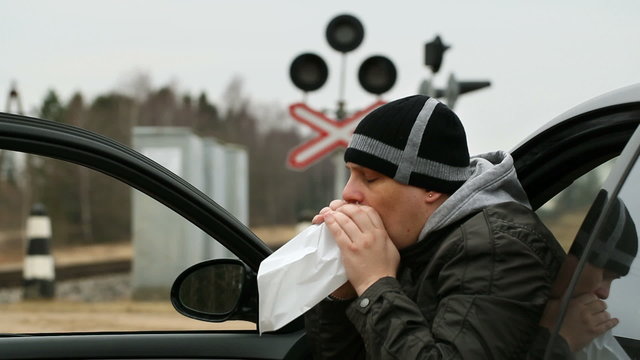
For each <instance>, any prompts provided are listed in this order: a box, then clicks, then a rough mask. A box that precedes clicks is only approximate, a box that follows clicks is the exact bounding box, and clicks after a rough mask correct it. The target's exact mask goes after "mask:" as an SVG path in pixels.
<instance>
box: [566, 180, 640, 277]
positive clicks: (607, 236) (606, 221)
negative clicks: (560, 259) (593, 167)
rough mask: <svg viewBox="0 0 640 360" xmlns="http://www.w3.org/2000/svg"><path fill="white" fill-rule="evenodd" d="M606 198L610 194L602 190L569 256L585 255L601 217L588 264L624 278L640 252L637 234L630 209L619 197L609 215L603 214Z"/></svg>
mask: <svg viewBox="0 0 640 360" xmlns="http://www.w3.org/2000/svg"><path fill="white" fill-rule="evenodd" d="M607 197H608V196H607V191H606V190H604V189H603V190H600V192H599V193H598V196H596V199H595V200H594V202H593V205H591V208H590V209H589V212H588V213H587V216H586V217H585V219H584V222H583V223H582V225H581V226H580V230H578V234H577V235H576V239H575V241H574V242H573V244H571V249H569V253H570V254H573V255H575V256H577V257H580V255H582V253H583V252H584V249H585V247H586V246H587V242H588V241H589V238H590V237H591V234H592V233H593V230H594V227H595V224H596V222H597V221H598V218H599V217H601V216H602V217H603V223H602V225H601V228H600V231H599V232H598V234H596V238H595V239H594V242H593V243H592V244H591V249H590V251H589V257H588V258H587V261H588V262H589V263H591V264H592V265H594V266H597V267H600V268H604V269H607V270H609V271H613V272H614V273H616V274H618V275H620V276H624V275H627V274H628V273H629V269H630V268H631V263H632V262H633V259H635V257H636V254H637V252H638V234H637V231H636V225H635V223H634V222H633V219H632V218H631V215H630V214H629V211H628V210H627V207H626V206H625V205H624V203H623V202H622V200H620V199H619V198H614V199H612V203H611V206H610V208H609V212H608V213H607V214H603V211H604V206H605V204H606V200H607Z"/></svg>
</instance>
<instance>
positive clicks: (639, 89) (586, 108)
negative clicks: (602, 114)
mask: <svg viewBox="0 0 640 360" xmlns="http://www.w3.org/2000/svg"><path fill="white" fill-rule="evenodd" d="M634 102H640V83H637V84H633V85H629V86H625V87H623V88H620V89H616V90H613V91H610V92H607V93H604V94H602V95H600V96H597V97H594V98H593V99H590V100H587V101H585V102H583V103H581V104H579V105H576V106H574V107H572V108H571V109H569V110H567V111H565V112H563V113H562V114H560V115H558V116H556V117H555V118H553V120H551V121H549V122H548V123H546V124H545V125H544V126H542V127H541V128H539V129H538V130H536V131H535V132H534V133H532V134H531V135H529V136H527V137H526V138H525V139H524V140H522V141H521V142H520V143H519V144H518V145H516V146H515V147H514V148H513V149H517V148H519V147H520V146H521V145H522V144H524V143H526V142H527V141H529V140H530V139H532V138H534V137H536V136H538V135H539V134H540V133H542V132H544V131H546V130H548V129H550V128H552V127H554V126H556V125H558V124H559V123H561V122H563V121H566V120H568V119H571V118H573V117H575V116H578V115H580V114H584V113H587V112H590V111H593V110H597V109H601V108H605V107H609V106H615V105H621V104H628V103H634Z"/></svg>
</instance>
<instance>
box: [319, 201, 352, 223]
mask: <svg viewBox="0 0 640 360" xmlns="http://www.w3.org/2000/svg"><path fill="white" fill-rule="evenodd" d="M345 204H347V202H346V201H344V200H333V201H331V202H330V203H329V206H327V207H324V208H322V210H320V212H319V213H318V215H316V216H314V217H313V220H311V223H312V224H322V223H323V222H324V216H325V215H326V214H327V213H329V212H331V211H336V210H338V208H340V207H341V206H342V205H345Z"/></svg>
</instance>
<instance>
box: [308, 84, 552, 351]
mask: <svg viewBox="0 0 640 360" xmlns="http://www.w3.org/2000/svg"><path fill="white" fill-rule="evenodd" d="M345 162H346V166H347V167H348V168H349V170H350V171H351V176H350V178H349V181H348V182H347V184H346V186H345V188H344V191H343V194H342V195H343V199H342V200H334V201H332V202H331V204H330V205H329V207H327V208H324V209H323V210H322V211H321V212H320V213H319V214H318V215H317V216H316V217H315V218H314V223H320V222H323V221H324V222H325V223H326V225H327V227H328V228H329V230H330V231H331V234H332V235H333V237H334V238H335V240H336V243H337V244H338V246H339V247H340V251H341V256H342V261H343V263H344V266H345V269H346V272H347V276H348V279H349V282H348V283H347V284H345V285H344V286H342V287H341V288H339V289H338V290H336V291H335V292H334V293H333V294H331V296H330V298H329V299H327V300H324V301H322V302H321V303H320V304H318V305H317V306H316V307H314V308H313V309H311V310H310V311H308V312H307V314H306V324H307V332H308V334H309V338H310V341H311V343H312V346H313V348H314V353H315V356H316V357H317V358H332V359H354V358H365V357H366V358H371V359H422V358H426V359H441V358H446V359H457V358H465V359H511V358H522V357H524V355H525V354H526V352H527V351H528V348H529V346H530V343H531V341H532V340H533V337H534V335H535V333H536V331H537V324H538V320H539V317H540V314H541V311H542V309H543V307H544V304H545V302H546V300H547V297H548V293H549V287H550V284H551V282H552V279H553V278H554V277H555V274H556V272H557V270H558V268H559V266H560V262H561V260H562V257H563V251H562V249H561V248H560V247H559V245H558V244H557V242H556V241H555V239H554V238H553V236H552V234H551V233H550V232H549V231H548V230H547V229H546V228H545V227H544V225H543V224H542V223H541V222H540V221H539V219H538V218H537V217H536V216H535V214H534V213H533V212H532V211H531V209H530V206H529V204H528V200H527V197H526V194H525V193H524V191H523V189H522V187H521V185H520V183H519V182H518V179H517V176H516V173H515V169H514V167H513V160H512V158H511V157H510V156H509V155H508V154H507V153H505V152H495V153H489V154H484V155H482V156H479V157H474V158H472V159H470V158H469V153H468V150H467V141H466V135H465V132H464V128H463V126H462V124H461V122H460V120H459V119H458V117H457V116H456V115H455V114H454V113H453V112H452V111H451V110H450V109H449V108H447V107H446V106H445V105H444V104H441V103H440V102H438V101H437V100H435V99H433V98H429V97H426V96H411V97H407V98H403V99H400V100H396V101H393V102H391V103H388V104H386V105H384V106H381V107H380V108H378V109H376V110H375V111H373V112H371V113H370V114H369V115H367V116H366V117H365V118H364V119H363V120H362V121H361V122H360V124H359V125H358V127H357V128H356V130H355V132H354V135H353V138H352V140H351V143H350V145H349V147H348V149H347V150H346V152H345Z"/></svg>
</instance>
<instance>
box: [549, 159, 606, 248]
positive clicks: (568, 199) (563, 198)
mask: <svg viewBox="0 0 640 360" xmlns="http://www.w3.org/2000/svg"><path fill="white" fill-rule="evenodd" d="M616 159H617V157H616V158H613V159H611V160H609V161H607V162H604V163H603V164H600V165H599V166H597V167H595V168H593V169H592V170H591V171H589V172H587V173H586V174H584V175H582V176H581V177H579V178H578V179H576V180H575V181H574V182H573V183H572V184H571V185H569V186H568V187H566V188H565V189H564V190H562V191H561V192H560V193H558V195H556V196H554V197H553V198H552V199H551V200H549V201H548V202H547V203H545V204H544V205H542V206H541V207H540V208H538V210H536V214H538V216H539V217H540V219H541V220H542V222H543V223H544V224H545V225H546V226H547V227H548V228H549V230H551V232H552V233H553V235H554V236H555V237H556V239H557V240H558V242H559V243H560V245H562V248H563V249H564V250H565V251H568V250H569V247H570V246H571V243H572V242H573V239H574V238H575V236H576V234H577V232H578V228H579V227H580V224H582V221H583V219H584V217H585V215H586V213H587V210H588V209H589V206H590V205H591V204H592V202H593V200H594V199H595V198H596V194H597V193H598V190H600V188H601V187H602V184H603V183H604V181H605V180H606V178H607V176H608V175H609V173H610V172H611V169H612V168H613V166H614V164H615V162H616Z"/></svg>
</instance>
